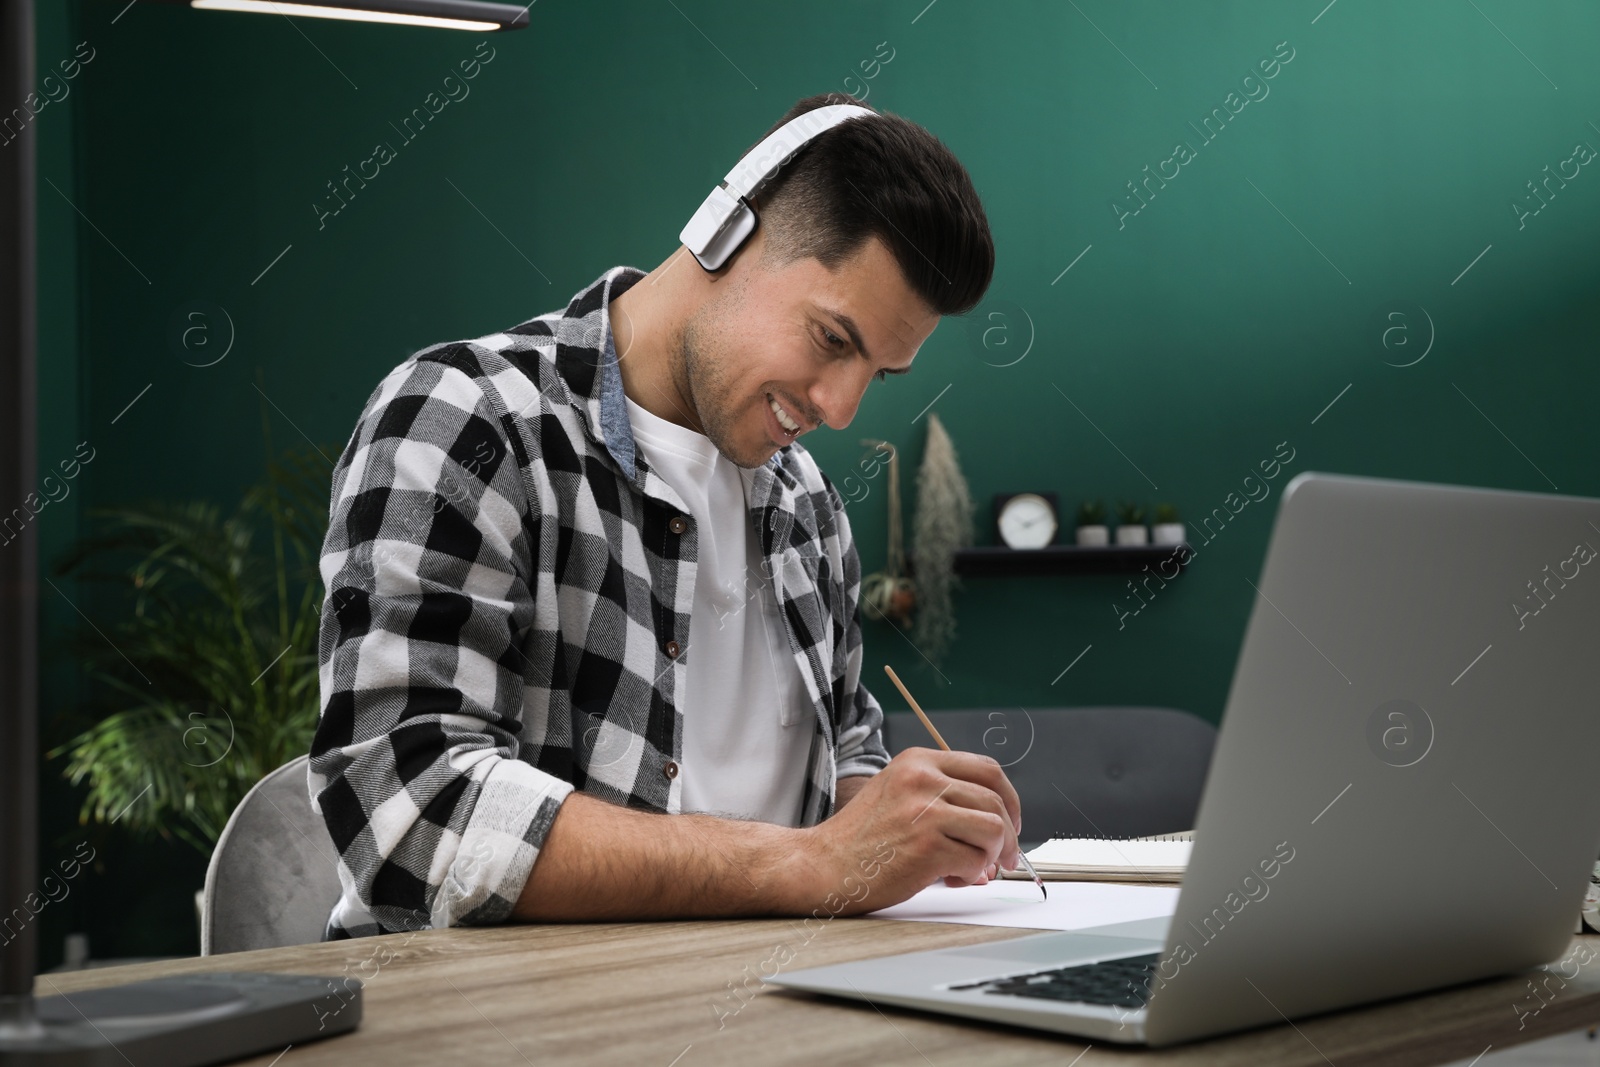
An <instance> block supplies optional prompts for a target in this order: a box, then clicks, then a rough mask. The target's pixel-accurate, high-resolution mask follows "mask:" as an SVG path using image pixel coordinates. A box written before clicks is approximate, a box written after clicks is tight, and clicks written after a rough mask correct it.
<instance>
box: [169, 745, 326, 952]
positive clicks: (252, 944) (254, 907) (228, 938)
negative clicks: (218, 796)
mask: <svg viewBox="0 0 1600 1067" xmlns="http://www.w3.org/2000/svg"><path fill="white" fill-rule="evenodd" d="M308 762H309V758H308V757H306V756H300V757H297V758H295V759H292V760H290V761H289V762H288V763H285V764H284V765H283V766H282V767H279V768H278V769H277V770H275V771H273V772H272V773H271V774H269V775H267V776H266V777H265V778H263V779H261V781H259V782H257V783H256V784H255V787H254V788H252V789H251V790H250V792H248V793H246V794H245V796H244V799H243V800H241V801H239V806H238V807H237V808H235V809H233V815H232V816H230V817H229V819H228V825H227V826H226V827H224V828H223V831H222V836H221V837H220V838H218V839H217V847H216V849H215V850H213V851H212V853H211V865H210V866H209V867H207V868H206V888H205V904H204V906H203V908H202V910H201V919H200V954H201V955H202V956H211V955H215V954H216V953H219V952H245V951H248V950H250V949H255V948H277V947H278V946H280V945H306V944H311V943H313V942H317V941H321V940H322V932H323V928H324V927H325V925H326V924H327V921H328V914H329V912H331V911H332V910H333V905H334V904H335V903H336V902H337V901H338V899H339V891H340V890H339V873H338V863H339V857H338V853H337V852H336V851H335V850H334V847H333V841H332V839H331V838H329V836H328V829H327V826H326V825H325V824H324V823H323V821H322V816H320V815H318V814H317V813H316V812H314V811H312V810H311V799H310V792H309V789H308V787H307V784H306V764H307V763H308Z"/></svg>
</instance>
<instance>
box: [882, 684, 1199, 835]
mask: <svg viewBox="0 0 1600 1067" xmlns="http://www.w3.org/2000/svg"><path fill="white" fill-rule="evenodd" d="M928 717H929V718H930V719H932V720H933V723H934V725H935V726H937V727H938V728H939V733H940V734H941V735H942V736H943V737H944V739H945V741H946V742H947V743H948V744H949V745H950V747H951V748H954V749H960V750H964V751H968V752H981V753H983V754H985V755H989V756H993V757H994V758H995V759H997V760H999V761H1000V764H1001V766H1003V767H1004V768H1005V771H1006V776H1007V777H1008V778H1010V779H1011V784H1012V785H1014V786H1015V787H1016V790H1017V795H1018V797H1019V798H1020V799H1021V801H1022V838H1021V840H1022V844H1023V845H1024V846H1025V847H1031V846H1033V845H1035V844H1038V843H1039V842H1041V841H1044V840H1045V839H1046V838H1050V837H1096V836H1108V837H1133V836H1140V835H1144V834H1161V833H1170V832H1173V831H1177V830H1188V829H1192V828H1193V826H1194V819H1195V813H1196V811H1197V809H1198V808H1199V806H1200V791H1201V790H1202V789H1203V788H1204V786H1205V781H1206V772H1207V770H1208V769H1209V768H1210V765H1211V749H1212V747H1213V745H1214V744H1215V743H1216V737H1217V730H1216V727H1215V726H1213V725H1211V724H1210V723H1208V722H1206V721H1205V720H1204V719H1201V718H1199V717H1197V716H1195V715H1191V714H1190V713H1189V712H1186V711H1178V710H1176V709H1173V708H1143V707H1097V708H1032V709H1024V708H994V709H981V710H972V711H931V712H929V713H928ZM884 719H885V725H884V734H885V740H886V742H887V744H888V746H889V752H890V754H891V755H897V754H899V753H900V752H902V751H904V750H905V749H907V748H914V747H921V748H936V747H937V745H935V743H934V741H933V738H931V737H929V736H928V731H927V729H926V728H925V727H924V726H923V725H922V723H921V722H919V721H918V720H917V717H916V716H915V715H913V714H912V713H911V712H909V711H907V712H888V713H886V714H885V716H884Z"/></svg>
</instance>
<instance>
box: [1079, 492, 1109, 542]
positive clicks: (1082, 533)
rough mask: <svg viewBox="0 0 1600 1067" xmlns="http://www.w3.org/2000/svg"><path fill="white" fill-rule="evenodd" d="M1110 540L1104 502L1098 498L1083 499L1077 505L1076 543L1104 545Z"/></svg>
mask: <svg viewBox="0 0 1600 1067" xmlns="http://www.w3.org/2000/svg"><path fill="white" fill-rule="evenodd" d="M1110 540H1111V531H1110V530H1109V529H1108V528H1107V527H1106V506H1105V504H1104V503H1103V502H1102V501H1099V500H1085V501H1084V502H1083V503H1082V504H1081V505H1079V507H1078V544H1080V545H1104V544H1107V543H1109V542H1110Z"/></svg>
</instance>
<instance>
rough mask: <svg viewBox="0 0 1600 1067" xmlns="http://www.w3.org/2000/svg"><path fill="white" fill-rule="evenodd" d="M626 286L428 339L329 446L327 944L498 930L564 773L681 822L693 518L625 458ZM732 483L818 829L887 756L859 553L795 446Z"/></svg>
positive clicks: (635, 456)
mask: <svg viewBox="0 0 1600 1067" xmlns="http://www.w3.org/2000/svg"><path fill="white" fill-rule="evenodd" d="M643 276H644V274H643V272H641V271H639V270H636V269H634V268H632V267H614V268H612V269H611V270H609V271H607V272H606V273H605V274H603V275H602V276H601V277H600V278H598V279H597V280H596V281H595V282H593V283H592V284H590V285H588V286H587V287H585V288H584V289H583V290H582V291H581V292H579V293H578V294H577V295H575V296H574V297H573V298H572V301H571V302H570V303H569V304H568V305H567V307H566V308H565V309H564V310H562V311H555V312H551V313H549V314H546V315H541V316H539V317H537V318H534V319H530V320H528V321H527V322H524V323H522V324H520V325H518V326H514V327H512V328H510V329H508V330H506V331H504V332H503V333H495V334H490V335H488V336H485V337H480V338H477V339H475V340H471V341H453V342H450V343H447V344H440V345H435V346H433V347H431V348H428V349H425V350H423V351H421V352H418V353H417V354H415V355H413V356H412V357H411V358H410V359H408V360H406V362H404V363H402V364H401V365H400V366H399V367H397V368H395V370H394V371H392V372H391V373H390V374H389V375H388V376H387V377H385V378H384V380H383V381H382V383H380V384H379V386H378V388H377V390H376V391H375V392H374V393H373V394H372V396H371V398H370V399H369V400H368V401H367V405H366V408H365V410H364V411H363V412H362V414H361V418H360V421H359V422H358V423H357V425H356V429H355V433H354V434H353V435H352V436H351V438H350V443H349V444H348V445H347V446H346V448H345V450H344V453H343V454H342V455H341V456H340V458H339V462H338V464H337V466H336V467H335V469H334V473H333V493H332V504H331V507H330V515H329V526H328V535H327V540H326V541H325V542H324V544H323V547H322V558H321V571H322V579H323V582H324V584H325V585H326V588H327V596H326V599H325V600H324V603H323V609H322V628H321V635H320V645H319V649H318V662H319V672H318V676H319V682H320V685H321V696H322V715H321V720H320V722H319V724H318V727H317V731H316V736H315V739H314V741H313V742H312V750H311V763H310V768H309V772H308V785H309V789H310V793H311V803H312V807H313V808H314V809H315V810H317V811H319V812H320V813H321V815H322V817H323V819H324V820H325V822H326V823H327V826H328V832H329V834H330V835H331V836H332V838H333V842H334V844H335V845H336V846H337V848H338V851H339V856H340V862H339V878H340V882H341V883H342V885H343V895H342V896H341V898H340V900H339V902H338V904H337V905H336V906H335V907H334V909H333V913H332V914H331V915H330V917H329V919H328V925H327V930H326V933H325V937H326V938H328V939H335V938H342V937H356V936H363V935H367V934H378V933H390V932H394V931H398V930H415V929H423V928H427V927H429V926H433V927H441V926H451V925H468V924H484V923H495V922H501V921H504V920H506V919H507V918H508V917H509V916H510V913H511V909H512V905H513V904H514V903H515V902H516V900H517V898H518V897H519V896H520V895H521V892H522V889H523V886H524V884H525V883H526V882H527V879H528V875H529V872H530V871H531V870H532V868H533V863H534V860H535V859H536V858H537V856H538V853H539V848H540V846H541V845H542V844H543V842H544V839H545V835H546V834H547V833H548V832H549V829H550V824H551V821H552V820H553V819H554V818H555V816H556V812H557V811H558V810H559V808H560V805H561V802H562V801H563V800H564V799H565V798H566V796H567V794H568V793H570V792H571V791H572V790H573V789H575V788H576V789H580V790H582V791H583V792H585V793H589V794H591V795H593V796H597V797H603V798H604V799H606V800H609V801H612V802H614V803H617V804H622V805H626V806H628V807H633V808H641V809H644V810H647V811H656V812H677V811H679V810H681V804H682V785H681V782H680V781H679V779H678V777H677V769H678V766H677V761H678V760H680V759H682V754H683V716H684V714H685V709H684V708H682V707H681V706H680V705H679V704H678V702H677V701H678V697H679V694H681V693H683V692H684V685H685V673H684V672H685V669H686V666H687V662H688V657H690V656H692V655H693V654H694V643H693V635H692V634H690V633H689V618H690V610H691V608H692V605H693V602H694V589H695V571H696V566H697V563H696V560H697V559H698V553H697V547H696V528H695V525H694V521H693V518H692V517H691V516H690V515H689V514H688V509H687V507H686V506H685V505H684V502H683V500H682V498H681V497H679V496H678V494H677V493H676V492H675V491H674V490H673V489H672V488H671V487H670V486H668V485H667V483H666V482H665V481H663V480H662V479H661V478H660V476H659V475H658V474H657V473H656V472H655V471H654V470H652V469H651V468H650V466H649V465H648V463H647V462H646V461H645V459H644V456H643V455H642V454H641V453H640V452H639V450H638V449H636V447H635V445H634V440H633V433H632V429H631V427H630V424H629V420H628V415H627V408H626V404H625V403H624V394H623V389H622V375H621V372H620V371H619V370H618V367H617V357H616V354H615V352H616V350H615V347H614V346H613V343H612V338H611V330H610V319H609V317H608V313H607V308H608V305H609V303H610V300H611V299H612V297H614V296H616V295H618V294H620V293H622V292H624V291H626V290H627V288H628V287H630V286H632V285H633V284H635V283H636V282H637V281H638V280H639V279H640V278H642V277H643ZM742 473H743V475H744V479H745V484H746V488H747V501H748V508H749V520H750V524H751V529H752V531H753V532H755V533H756V534H757V535H758V536H759V538H760V546H761V553H760V554H761V557H762V561H763V562H762V572H763V573H762V575H761V576H760V578H759V580H753V581H750V582H748V583H747V585H748V586H749V588H750V589H751V591H752V598H753V597H754V596H755V594H756V593H757V592H758V591H759V589H760V583H761V582H769V583H771V585H770V587H771V589H772V591H773V593H774V594H775V595H776V597H777V603H778V604H779V605H780V606H781V608H782V611H781V614H782V617H783V620H784V624H785V629H786V631H787V632H788V637H789V644H790V648H791V650H792V653H793V656H794V664H795V667H796V669H797V670H799V671H800V672H801V675H802V677H803V678H804V680H805V685H806V689H807V691H808V692H809V694H810V696H811V699H812V702H813V704H814V705H815V711H816V717H815V734H814V736H813V740H812V744H811V749H810V755H809V763H808V769H807V774H806V785H805V791H804V797H803V800H802V807H801V811H802V816H801V818H802V825H807V826H809V825H814V824H815V823H817V822H820V821H821V820H823V819H825V818H827V817H828V816H829V815H830V814H832V812H833V806H834V790H835V783H836V781H837V779H838V778H841V777H848V776H851V775H865V774H874V773H876V772H877V771H878V770H880V769H882V768H883V767H884V765H885V764H886V763H887V762H888V759H889V756H888V752H887V751H886V749H885V748H884V743H883V734H882V724H883V712H882V709H881V708H880V707H879V705H878V702H877V700H876V699H875V698H874V697H873V696H872V694H871V693H869V692H868V691H867V689H866V687H865V686H863V685H862V684H861V658H862V646H861V629H860V610H859V595H860V586H861V573H860V570H861V568H860V562H859V559H858V558H857V555H856V549H855V544H854V542H853V540H852V538H851V534H850V524H849V521H848V519H847V518H846V515H845V509H844V500H843V498H842V497H841V496H840V494H839V493H838V491H837V490H836V489H835V488H834V486H833V484H832V482H831V481H830V480H829V479H828V477H827V476H826V475H825V474H823V473H822V470H821V469H820V468H819V467H818V466H817V464H816V461H815V460H814V459H813V458H812V457H811V455H810V454H809V453H808V452H807V451H806V450H805V448H803V447H802V446H801V445H800V444H799V443H798V442H796V443H792V444H790V445H787V446H785V447H784V448H781V449H779V451H778V452H777V453H776V454H775V455H774V456H773V457H772V458H771V459H770V460H769V461H768V462H767V463H766V464H765V465H763V466H761V467H758V468H755V469H753V470H744V471H743V472H742ZM747 603H748V601H747ZM757 610H759V606H758V608H757ZM691 713H692V711H691Z"/></svg>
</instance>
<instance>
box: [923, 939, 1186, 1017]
mask: <svg viewBox="0 0 1600 1067" xmlns="http://www.w3.org/2000/svg"><path fill="white" fill-rule="evenodd" d="M1160 956H1161V953H1159V952H1152V953H1150V954H1149V955H1146V956H1125V957H1123V958H1122V959H1116V960H1102V961H1101V962H1099V963H1080V964H1075V965H1073V966H1071V967H1055V968H1052V969H1050V970H1047V971H1029V972H1028V973H1027V974H1013V975H1007V976H1006V977H1004V978H986V979H984V980H983V981H981V982H969V983H967V984H966V985H953V986H950V987H949V988H950V990H951V991H952V992H953V991H956V990H967V989H971V990H979V991H981V992H984V993H998V994H1001V995H1003V996H1009V997H1038V998H1041V999H1043V1000H1063V1001H1071V1002H1073V1003H1076V1004H1110V1005H1114V1006H1116V1007H1121V1008H1142V1007H1144V1006H1145V1003H1146V1001H1148V1000H1149V999H1150V975H1151V973H1152V972H1154V971H1155V969H1156V961H1157V960H1158V959H1159V958H1160Z"/></svg>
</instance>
